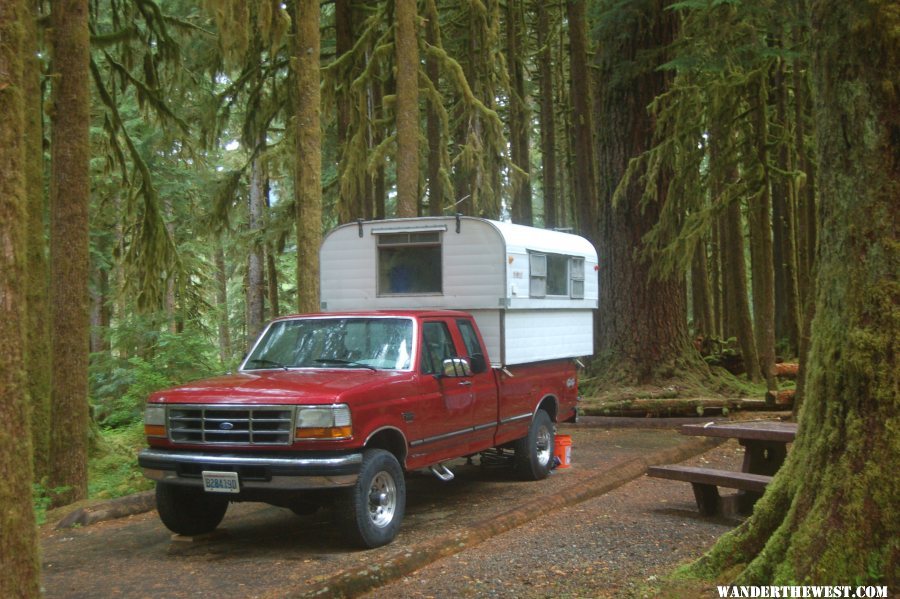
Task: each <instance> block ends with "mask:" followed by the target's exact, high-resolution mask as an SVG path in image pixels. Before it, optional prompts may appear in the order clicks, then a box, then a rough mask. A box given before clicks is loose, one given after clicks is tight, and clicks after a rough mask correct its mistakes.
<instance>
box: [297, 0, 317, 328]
mask: <svg viewBox="0 0 900 599" xmlns="http://www.w3.org/2000/svg"><path fill="white" fill-rule="evenodd" d="M295 17H296V21H297V55H296V60H295V63H294V65H295V66H294V68H295V78H296V85H297V87H296V94H297V96H296V97H297V107H296V109H297V133H296V151H297V155H296V167H295V168H296V172H295V175H294V177H295V181H296V183H295V185H294V203H295V208H296V213H297V309H298V310H299V311H300V312H318V311H319V246H320V245H322V154H321V147H322V130H321V124H320V122H319V115H320V113H321V106H320V104H321V94H320V92H319V86H320V84H321V81H320V74H319V53H320V45H321V42H320V36H319V1H318V0H298V2H297V4H296V13H295Z"/></svg>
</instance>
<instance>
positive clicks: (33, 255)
mask: <svg viewBox="0 0 900 599" xmlns="http://www.w3.org/2000/svg"><path fill="white" fill-rule="evenodd" d="M26 4H28V3H26ZM30 5H31V10H30V11H28V12H26V13H25V14H23V16H22V21H21V22H22V24H23V27H24V33H25V40H24V46H23V48H24V50H23V53H22V65H23V72H22V90H23V93H24V95H25V98H26V101H25V188H26V191H27V193H28V210H27V212H28V226H27V231H26V239H27V240H26V246H27V248H26V251H27V269H26V271H25V272H26V273H27V274H26V284H27V285H28V289H27V293H28V297H27V305H28V310H27V312H26V316H25V317H26V318H27V319H28V324H27V327H28V330H27V339H26V343H27V345H26V351H25V356H26V358H25V367H26V368H27V370H28V376H27V380H28V396H29V397H30V399H31V402H30V403H31V431H32V434H31V436H32V448H33V450H34V477H35V480H41V479H42V478H43V477H44V476H46V475H47V473H48V472H49V469H50V384H51V376H50V374H51V372H52V370H51V361H50V360H51V359H50V355H51V349H50V347H51V346H50V290H49V282H50V272H49V271H50V267H49V265H48V263H47V234H46V228H45V226H44V219H45V216H46V213H47V202H46V196H45V195H44V127H43V126H44V119H43V106H44V93H43V90H42V89H41V61H40V60H39V59H38V48H39V46H40V44H39V41H38V28H37V17H38V14H37V13H36V10H35V9H36V8H37V6H36V3H30Z"/></svg>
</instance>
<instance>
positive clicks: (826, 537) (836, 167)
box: [689, 0, 900, 589]
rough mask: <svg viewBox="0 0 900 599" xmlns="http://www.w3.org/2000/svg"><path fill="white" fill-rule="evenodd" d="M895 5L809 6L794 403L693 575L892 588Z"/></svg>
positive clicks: (899, 487)
mask: <svg viewBox="0 0 900 599" xmlns="http://www.w3.org/2000/svg"><path fill="white" fill-rule="evenodd" d="M895 9H896V5H895V3H893V2H890V1H874V2H870V3H867V4H865V5H860V4H848V3H846V2H843V1H841V0H820V1H818V2H815V3H813V4H812V9H811V11H810V12H811V22H812V47H813V58H812V70H813V79H814V86H815V93H816V98H817V100H816V106H815V118H816V122H817V127H816V135H817V150H818V155H819V157H820V159H821V164H820V168H819V171H818V180H819V185H820V192H821V209H820V212H819V226H818V229H819V231H820V232H821V237H820V241H819V247H818V273H819V277H818V283H817V286H816V315H815V320H814V322H813V325H812V347H811V349H810V358H809V368H808V370H807V373H806V399H805V400H804V403H803V407H802V408H801V411H800V414H799V423H798V424H799V426H798V433H797V439H796V441H795V442H794V444H793V446H792V448H791V451H790V453H789V454H788V457H787V461H786V462H785V464H784V465H783V466H782V467H781V469H780V470H779V471H778V473H777V474H776V475H775V478H774V480H773V481H772V483H770V484H769V486H768V487H767V489H766V493H765V495H764V496H763V497H762V499H761V500H760V501H759V502H758V503H757V504H756V507H755V509H754V512H753V515H752V516H751V517H750V518H749V519H747V520H746V521H744V523H743V524H741V525H740V526H739V527H738V528H736V529H735V530H734V531H732V532H731V533H728V534H726V535H725V536H724V537H722V538H721V539H720V540H719V541H718V543H717V544H716V545H715V546H714V547H713V548H712V550H711V551H710V553H709V554H707V555H706V556H704V557H703V558H702V559H701V560H700V561H698V562H696V563H695V564H694V565H692V566H691V567H690V569H689V572H690V573H692V574H696V575H701V576H704V577H711V578H712V577H715V578H717V579H719V578H720V577H721V576H723V575H726V574H727V576H728V577H729V578H730V579H732V580H734V582H735V583H736V584H745V585H750V584H756V585H762V584H765V585H781V584H797V583H799V582H803V583H810V584H817V585H826V584H854V585H866V584H877V585H887V587H888V588H890V589H894V588H896V587H897V584H898V583H900V578H898V575H900V550H898V548H900V546H898V539H900V511H898V503H897V497H900V479H898V477H897V476H896V473H895V472H894V470H893V468H892V466H893V465H894V464H896V459H897V455H900V442H898V436H897V434H896V431H897V423H898V422H900V412H898V409H900V403H898V399H897V389H898V386H900V370H898V369H897V367H896V356H897V355H898V350H900V342H898V339H900V334H898V332H900V313H898V311H897V309H896V307H897V305H898V304H900V284H898V280H897V273H898V272H900V253H898V247H900V246H898V244H897V222H898V216H900V214H898V207H900V205H898V203H897V197H898V195H900V163H898V161H897V150H898V148H897V144H898V137H897V131H898V130H900V122H898V115H900V96H898V95H897V93H896V90H897V89H900V63H898V60H900V37H898V35H897V31H898V30H900V18H898V14H897V12H896V10H895Z"/></svg>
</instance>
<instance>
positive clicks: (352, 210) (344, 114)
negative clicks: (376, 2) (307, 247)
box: [334, 0, 363, 223]
mask: <svg viewBox="0 0 900 599" xmlns="http://www.w3.org/2000/svg"><path fill="white" fill-rule="evenodd" d="M354 41H355V38H354V36H353V7H352V4H351V2H350V0H335V2H334V43H335V48H334V50H335V60H338V59H340V58H341V57H342V56H344V55H345V54H346V53H347V52H349V51H350V50H351V49H352V48H353V43H354ZM339 85H340V88H339V89H338V90H337V94H336V95H337V97H336V98H335V100H336V104H337V129H336V130H335V134H336V135H337V146H338V148H339V149H340V152H341V154H342V159H341V160H340V163H339V168H340V169H341V173H340V177H341V178H343V177H344V172H343V171H344V168H345V160H344V159H343V156H344V155H345V153H346V151H347V143H348V132H349V131H350V126H351V120H352V117H351V110H352V106H353V102H352V97H351V94H350V82H349V81H347V82H341V83H340V84H339ZM343 187H344V186H342V185H339V186H338V190H339V192H338V193H339V194H340V197H338V210H337V211H338V222H339V223H347V222H352V221H354V220H356V219H358V218H362V217H363V212H362V208H363V203H362V199H363V198H362V197H349V194H347V193H346V192H345V190H344V188H343ZM353 195H356V196H360V195H361V194H353Z"/></svg>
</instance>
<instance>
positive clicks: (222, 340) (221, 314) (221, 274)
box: [215, 240, 232, 365]
mask: <svg viewBox="0 0 900 599" xmlns="http://www.w3.org/2000/svg"><path fill="white" fill-rule="evenodd" d="M215 262H216V314H217V317H216V320H217V321H218V328H219V360H220V361H221V362H222V364H223V365H228V364H230V363H231V357H232V356H231V352H232V349H231V328H230V327H229V325H228V273H227V271H226V270H225V252H224V251H223V250H222V242H221V240H220V241H217V242H216V255H215Z"/></svg>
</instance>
